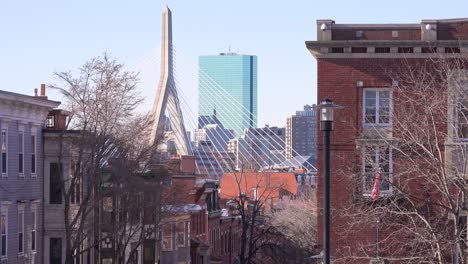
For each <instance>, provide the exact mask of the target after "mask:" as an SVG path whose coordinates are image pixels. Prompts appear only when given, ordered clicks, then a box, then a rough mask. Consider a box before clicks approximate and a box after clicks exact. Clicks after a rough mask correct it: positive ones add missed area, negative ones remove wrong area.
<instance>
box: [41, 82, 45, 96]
mask: <svg viewBox="0 0 468 264" xmlns="http://www.w3.org/2000/svg"><path fill="white" fill-rule="evenodd" d="M41 96H42V97H45V96H46V95H45V84H44V83H41Z"/></svg>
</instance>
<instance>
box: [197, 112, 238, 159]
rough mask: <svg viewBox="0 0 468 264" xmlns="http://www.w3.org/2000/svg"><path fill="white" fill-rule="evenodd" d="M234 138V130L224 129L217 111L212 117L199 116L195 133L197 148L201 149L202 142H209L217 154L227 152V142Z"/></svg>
mask: <svg viewBox="0 0 468 264" xmlns="http://www.w3.org/2000/svg"><path fill="white" fill-rule="evenodd" d="M234 137H235V134H234V130H232V129H226V128H224V126H223V124H222V123H221V121H219V119H218V117H217V115H216V111H214V113H213V115H210V116H199V117H198V129H195V130H194V131H193V140H194V143H195V146H196V147H200V142H207V141H209V142H210V145H211V146H213V148H214V151H216V152H224V151H226V149H227V142H228V141H229V140H231V139H233V138H234Z"/></svg>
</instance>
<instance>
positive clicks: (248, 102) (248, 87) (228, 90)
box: [198, 53, 257, 136]
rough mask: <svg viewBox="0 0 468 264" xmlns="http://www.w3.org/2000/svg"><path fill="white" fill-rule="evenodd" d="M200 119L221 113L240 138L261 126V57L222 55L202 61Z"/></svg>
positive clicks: (221, 119)
mask: <svg viewBox="0 0 468 264" xmlns="http://www.w3.org/2000/svg"><path fill="white" fill-rule="evenodd" d="M199 69H200V70H199V84H198V86H199V90H198V93H199V109H198V114H199V116H207V115H211V113H213V110H215V111H216V112H217V117H218V119H219V121H221V123H222V124H223V125H224V127H225V128H226V129H233V130H234V132H235V133H236V134H237V136H240V135H241V134H242V131H243V130H244V128H250V127H256V123H257V56H253V55H240V54H236V53H221V54H219V55H212V56H200V58H199Z"/></svg>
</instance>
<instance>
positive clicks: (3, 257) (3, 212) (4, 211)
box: [0, 201, 11, 261]
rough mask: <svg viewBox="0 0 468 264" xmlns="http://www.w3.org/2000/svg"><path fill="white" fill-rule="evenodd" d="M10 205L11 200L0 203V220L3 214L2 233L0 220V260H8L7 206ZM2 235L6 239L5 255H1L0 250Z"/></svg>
mask: <svg viewBox="0 0 468 264" xmlns="http://www.w3.org/2000/svg"><path fill="white" fill-rule="evenodd" d="M10 205H11V202H9V201H4V202H2V203H1V206H0V221H1V219H2V218H3V216H5V219H6V220H5V234H2V233H1V222H0V260H2V261H3V260H8V208H9V207H10ZM3 235H5V241H6V245H5V250H6V251H5V255H3V252H2V247H3V245H2V242H3V238H2V237H3Z"/></svg>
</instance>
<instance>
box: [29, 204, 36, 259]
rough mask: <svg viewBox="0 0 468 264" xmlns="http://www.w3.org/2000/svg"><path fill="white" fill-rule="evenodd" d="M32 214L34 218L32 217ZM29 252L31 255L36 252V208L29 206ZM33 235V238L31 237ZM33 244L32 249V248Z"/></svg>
mask: <svg viewBox="0 0 468 264" xmlns="http://www.w3.org/2000/svg"><path fill="white" fill-rule="evenodd" d="M33 214H34V217H33ZM31 220H32V223H31V245H30V247H31V251H32V252H33V253H35V252H36V250H37V207H36V206H31ZM33 233H34V236H33ZM33 244H34V248H33Z"/></svg>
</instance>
